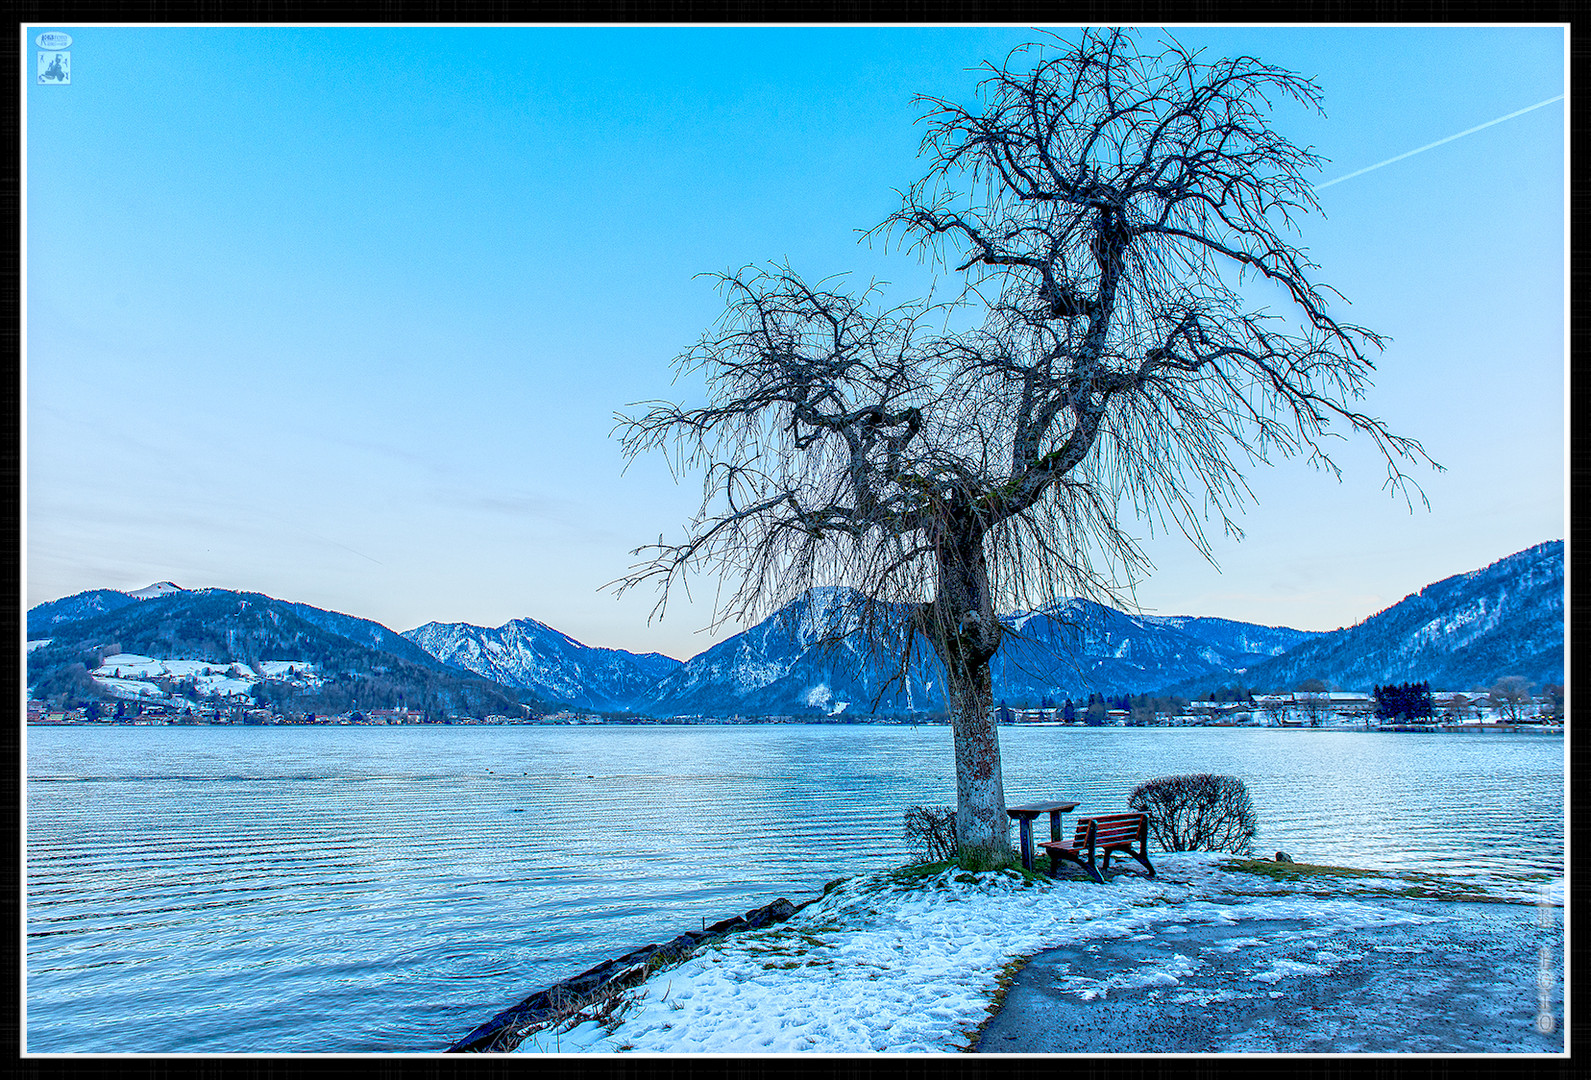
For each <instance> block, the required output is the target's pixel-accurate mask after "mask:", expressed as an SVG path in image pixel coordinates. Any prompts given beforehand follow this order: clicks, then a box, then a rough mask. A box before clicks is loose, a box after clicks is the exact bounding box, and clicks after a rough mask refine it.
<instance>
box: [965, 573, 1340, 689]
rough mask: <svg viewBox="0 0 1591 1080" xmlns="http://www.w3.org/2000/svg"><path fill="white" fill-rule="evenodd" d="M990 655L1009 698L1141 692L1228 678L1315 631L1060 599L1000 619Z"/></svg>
mask: <svg viewBox="0 0 1591 1080" xmlns="http://www.w3.org/2000/svg"><path fill="white" fill-rule="evenodd" d="M1006 627H1007V635H1006V639H1005V641H1004V642H1002V643H1001V646H1000V651H999V652H998V653H996V654H995V658H994V663H993V665H992V666H993V672H992V674H993V678H994V696H995V699H996V700H997V701H1004V702H1005V703H1006V704H1008V705H1012V706H1021V705H1037V704H1041V703H1042V702H1043V701H1044V699H1049V700H1050V701H1052V702H1057V703H1058V702H1060V701H1062V700H1064V699H1066V698H1079V697H1081V698H1087V697H1088V695H1089V694H1090V693H1095V692H1098V693H1108V694H1117V693H1132V694H1137V693H1145V692H1148V691H1154V690H1159V689H1161V688H1162V687H1165V686H1168V685H1170V684H1173V683H1180V682H1183V681H1185V680H1188V679H1199V678H1206V677H1213V678H1216V679H1219V680H1230V679H1231V678H1233V677H1234V676H1235V674H1236V673H1237V672H1240V671H1241V670H1242V669H1243V668H1245V667H1247V666H1248V665H1250V664H1252V663H1255V662H1256V661H1259V660H1263V659H1265V658H1266V657H1269V656H1273V655H1276V654H1279V653H1282V652H1284V651H1286V649H1287V648H1289V647H1291V646H1295V645H1297V644H1299V643H1301V642H1304V641H1308V640H1310V639H1312V638H1314V637H1316V636H1318V634H1317V633H1316V632H1315V631H1308V630H1294V629H1292V628H1290V627H1285V626H1256V625H1254V624H1253V623H1242V622H1233V621H1231V620H1229V619H1213V618H1198V617H1192V616H1183V615H1178V616H1157V615H1129V614H1127V613H1125V612H1122V611H1118V610H1116V609H1115V608H1113V607H1107V606H1105V605H1103V604H1096V603H1092V602H1090V601H1086V600H1077V599H1070V600H1062V601H1057V602H1055V603H1052V604H1048V605H1046V606H1045V607H1043V608H1041V609H1039V610H1038V611H1034V612H1027V613H1024V614H1022V615H1017V616H1013V617H1011V618H1009V619H1007V620H1006Z"/></svg>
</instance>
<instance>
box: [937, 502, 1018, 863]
mask: <svg viewBox="0 0 1591 1080" xmlns="http://www.w3.org/2000/svg"><path fill="white" fill-rule="evenodd" d="M984 533H985V529H984V527H983V526H982V525H981V524H980V523H979V522H978V520H977V519H976V518H975V517H974V516H973V515H972V514H971V513H970V511H963V512H960V513H956V514H952V515H949V516H948V517H947V519H946V520H944V521H942V522H941V523H940V525H939V527H938V528H937V529H935V535H934V548H935V554H936V562H937V570H938V574H937V577H938V582H937V585H938V587H937V592H936V595H935V598H934V600H933V602H932V603H930V604H926V605H924V608H923V627H922V628H923V630H924V633H925V635H926V637H927V638H928V640H929V642H930V643H931V644H932V645H933V648H934V652H935V653H936V654H937V655H938V656H939V660H940V662H941V663H942V664H943V665H944V668H945V698H946V705H947V707H948V708H949V710H950V725H951V730H952V731H953V732H954V735H955V751H956V840H957V842H958V843H959V844H960V845H961V847H962V849H963V850H968V849H971V848H982V849H985V850H987V851H989V852H990V853H991V854H995V855H1002V854H1004V853H1005V852H1007V851H1009V850H1010V846H1011V845H1010V835H1011V825H1010V821H1009V819H1008V818H1007V816H1006V812H1005V785H1004V782H1003V781H1002V779H1001V772H1000V739H999V735H998V734H997V732H996V729H995V723H994V714H993V709H994V686H993V682H992V680H991V677H990V673H989V662H990V660H991V659H993V657H994V653H995V650H996V649H998V648H999V647H1000V637H1001V634H1002V632H1003V628H1002V627H1001V625H1000V619H999V617H998V615H996V613H995V610H994V598H993V596H992V595H991V593H990V589H989V566H988V561H987V559H986V557H985V555H984V551H983V538H984Z"/></svg>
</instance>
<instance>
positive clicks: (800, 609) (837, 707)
mask: <svg viewBox="0 0 1591 1080" xmlns="http://www.w3.org/2000/svg"><path fill="white" fill-rule="evenodd" d="M861 600H862V597H861V594H860V593H857V592H855V591H854V590H851V589H838V588H820V589H813V590H812V591H811V592H809V593H808V594H807V595H805V596H803V597H801V598H800V599H797V600H795V601H792V602H791V603H790V604H787V605H786V606H784V607H783V608H780V609H779V610H778V611H777V612H775V613H774V614H773V615H771V616H769V617H768V618H767V619H764V620H763V621H762V622H760V623H758V624H757V625H756V626H754V627H752V628H751V629H749V630H746V631H743V632H741V633H739V634H736V635H735V636H734V637H731V638H727V639H725V640H723V641H720V642H719V643H718V644H717V645H714V646H713V647H712V648H710V649H708V650H707V651H706V652H703V653H700V654H698V655H697V656H695V657H692V658H691V659H690V660H688V661H687V662H686V663H685V664H684V665H682V666H681V667H680V668H679V670H677V671H675V672H673V673H672V674H670V675H668V676H667V677H666V678H664V679H663V680H662V681H661V682H660V683H659V684H658V685H657V687H656V689H655V690H654V691H653V692H652V693H651V694H650V695H649V696H648V697H647V698H645V699H644V700H643V701H642V702H641V703H640V707H641V708H643V709H645V710H647V711H649V712H653V713H656V714H658V715H663V716H680V715H696V714H699V715H704V716H727V715H731V714H737V713H738V714H740V715H744V716H758V715H770V714H773V715H801V714H811V715H829V716H833V715H838V714H842V713H847V712H849V713H850V714H852V715H855V714H861V713H868V712H871V711H874V709H875V704H874V703H875V699H877V704H876V710H877V711H878V712H880V713H888V714H898V713H907V712H931V711H933V710H936V709H939V708H942V707H943V697H944V695H943V690H942V688H941V686H940V685H939V681H938V680H939V675H938V673H937V671H936V669H937V667H938V665H937V663H936V662H932V661H931V660H930V659H929V657H928V656H927V654H926V653H925V654H923V655H922V656H921V657H920V659H919V660H918V661H917V662H916V663H914V665H913V667H912V670H911V673H910V677H909V678H907V679H905V680H903V681H902V682H901V683H899V684H897V685H895V686H892V687H891V688H890V690H889V692H888V693H887V694H883V696H882V697H880V695H881V694H882V692H883V690H884V686H885V684H886V683H888V682H889V681H890V678H891V676H892V675H893V674H894V668H893V665H892V664H891V663H890V660H889V658H888V657H887V656H877V655H871V654H870V652H869V650H868V647H867V644H866V642H865V639H864V637H863V636H862V635H859V634H855V633H847V631H852V630H854V629H855V628H857V626H858V625H859V620H861V619H862V618H863V617H864V616H863V605H862V603H861ZM880 608H881V610H880V615H881V616H882V618H883V619H884V620H889V619H891V618H894V617H898V616H899V614H900V612H899V610H898V609H894V608H890V607H888V606H884V605H881V606H880ZM836 631H838V633H836Z"/></svg>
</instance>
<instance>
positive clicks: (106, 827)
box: [25, 725, 1564, 1054]
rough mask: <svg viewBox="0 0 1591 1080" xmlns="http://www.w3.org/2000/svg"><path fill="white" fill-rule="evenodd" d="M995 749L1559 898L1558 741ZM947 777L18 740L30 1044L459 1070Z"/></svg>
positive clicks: (1302, 848) (388, 744)
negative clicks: (1173, 780)
mask: <svg viewBox="0 0 1591 1080" xmlns="http://www.w3.org/2000/svg"><path fill="white" fill-rule="evenodd" d="M1000 738H1001V746H1002V752H1003V756H1004V769H1005V783H1006V797H1007V801H1008V802H1010V803H1018V802H1025V801H1033V800H1037V799H1045V798H1051V797H1064V798H1067V799H1071V800H1075V801H1077V802H1078V803H1079V804H1080V806H1079V812H1089V811H1109V810H1115V809H1122V808H1124V806H1125V802H1126V798H1127V794H1128V793H1129V792H1130V791H1131V790H1132V788H1133V787H1134V786H1135V785H1136V784H1138V783H1139V782H1141V781H1143V780H1145V779H1149V778H1151V777H1154V776H1160V775H1166V774H1169V773H1178V772H1217V773H1229V774H1232V775H1236V776H1240V777H1242V778H1243V779H1244V780H1245V782H1246V783H1247V784H1248V787H1249V791H1250V793H1251V795H1252V796H1253V800H1254V804H1255V807H1256V809H1257V810H1258V813H1259V819H1260V834H1259V837H1258V839H1257V841H1256V850H1257V851H1260V852H1264V853H1267V854H1268V853H1270V852H1272V851H1274V850H1276V849H1278V848H1281V849H1285V850H1286V851H1288V852H1289V853H1290V854H1291V855H1292V856H1293V858H1295V859H1298V860H1300V861H1317V862H1336V863H1346V864H1350V865H1355V866H1369V867H1384V868H1405V869H1423V870H1435V871H1440V872H1445V873H1458V874H1471V873H1476V874H1479V873H1492V872H1504V873H1527V872H1544V873H1551V874H1557V875H1561V874H1562V872H1563V853H1564V843H1563V823H1564V741H1563V739H1562V738H1558V737H1544V736H1529V735H1519V736H1501V735H1486V736H1480V737H1474V736H1471V737H1463V736H1440V735H1396V734H1380V733H1365V732H1334V731H1309V730H1302V731H1301V730H1287V731H1278V730H1243V729H1228V730H1220V729H1184V730H1178V729H1153V728H1149V729H1111V728H1106V729H1069V728H1068V729H1063V728H1020V727H1018V728H1002V729H1001V732H1000ZM953 778H954V770H953V767H952V761H951V750H950V731H949V729H948V728H944V727H921V728H910V727H905V728H895V727H865V726H853V725H843V726H838V725H790V726H785V725H777V726H751V727H611V728H597V727H584V728H579V727H565V728H552V727H436V728H432V727H394V728H301V727H275V728H271V727H261V728H223V727H136V728H133V727H128V728H90V727H75V728H42V727H34V728H29V729H27V790H26V803H25V809H26V814H27V818H26V840H27V955H26V962H27V971H26V975H27V985H26V1010H27V1011H26V1029H25V1035H26V1048H27V1050H28V1051H29V1052H31V1053H56V1052H64V1053H117V1052H139V1053H160V1054H166V1053H290V1052H402V1051H435V1050H439V1049H443V1048H445V1047H446V1046H447V1045H448V1044H449V1043H450V1042H451V1041H452V1040H454V1039H456V1038H458V1037H459V1036H461V1035H463V1034H464V1033H465V1032H466V1031H468V1030H469V1029H470V1028H472V1027H473V1026H475V1025H476V1024H478V1023H480V1022H482V1021H484V1020H486V1019H488V1018H489V1017H490V1016H492V1015H493V1014H494V1013H496V1012H497V1011H498V1010H500V1009H502V1008H504V1007H506V1006H508V1005H510V1004H513V1003H515V1002H517V1001H519V1000H520V999H521V998H523V997H525V996H526V995H527V994H529V993H530V992H532V991H534V990H536V989H539V988H541V987H542V986H545V985H548V984H550V983H552V982H555V981H557V980H558V979H561V978H563V977H565V976H567V975H571V974H574V973H576V972H578V971H582V970H584V969H585V968H587V967H590V966H592V965H593V964H595V963H597V962H599V961H601V960H605V959H608V958H609V957H611V956H614V955H617V954H618V953H620V952H622V951H625V950H627V949H629V948H632V947H634V946H637V945H643V944H646V943H648V942H656V941H662V940H666V939H667V938H669V937H672V936H674V935H675V934H678V933H679V932H681V931H683V930H687V929H691V928H693V927H695V928H699V927H700V926H701V925H702V924H703V923H704V922H714V921H716V920H718V919H721V918H724V917H725V916H728V915H732V914H738V913H740V912H743V911H745V910H747V909H748V908H751V907H753V906H757V905H760V904H763V903H766V902H767V901H769V900H771V899H773V898H774V897H777V896H785V897H789V898H791V899H794V900H796V901H797V902H799V901H800V900H801V899H803V898H805V897H806V896H808V895H811V894H813V893H815V892H817V891H818V890H819V889H821V887H822V885H823V883H824V882H826V881H829V880H831V879H833V878H835V877H839V876H841V875H844V874H848V873H853V872H856V871H861V870H867V869H876V868H881V867H886V866H892V865H898V864H900V863H903V862H905V861H907V859H908V855H909V853H908V852H906V851H905V849H904V847H903V841H902V840H901V838H900V837H901V816H902V813H903V811H904V810H905V808H906V807H908V806H911V805H914V804H931V805H948V804H950V803H953V802H954V792H955V784H954V779H953ZM1040 826H1041V831H1042V822H1041V823H1040ZM1013 835H1014V830H1013Z"/></svg>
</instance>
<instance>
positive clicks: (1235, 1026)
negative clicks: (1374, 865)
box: [977, 900, 1564, 1054]
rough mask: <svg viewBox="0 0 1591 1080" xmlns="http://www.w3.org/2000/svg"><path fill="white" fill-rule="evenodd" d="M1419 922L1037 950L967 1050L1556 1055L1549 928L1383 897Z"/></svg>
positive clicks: (1555, 968)
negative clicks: (1422, 917)
mask: <svg viewBox="0 0 1591 1080" xmlns="http://www.w3.org/2000/svg"><path fill="white" fill-rule="evenodd" d="M1383 903H1385V904H1386V905H1387V907H1388V908H1389V909H1391V910H1392V911H1399V912H1410V913H1418V914H1421V915H1426V916H1430V915H1437V916H1440V919H1439V920H1437V921H1431V922H1424V921H1421V922H1412V923H1410V922H1388V923H1384V924H1380V925H1369V926H1342V925H1331V924H1324V925H1323V924H1321V923H1320V922H1318V921H1316V920H1308V919H1277V918H1256V919H1241V918H1240V919H1239V920H1238V921H1235V922H1233V923H1230V924H1220V923H1216V924H1211V923H1196V924H1183V925H1165V926H1160V927H1155V928H1152V929H1151V930H1150V931H1149V932H1142V933H1135V934H1131V935H1128V936H1123V937H1117V938H1110V939H1103V940H1102V939H1098V938H1095V939H1091V940H1083V941H1080V942H1079V943H1078V944H1076V945H1074V946H1067V947H1063V948H1056V949H1049V950H1046V951H1044V952H1042V953H1039V954H1038V955H1037V956H1035V957H1034V958H1033V959H1032V960H1030V961H1029V962H1028V963H1027V965H1026V966H1025V967H1024V968H1023V969H1022V970H1021V971H1020V973H1019V974H1018V975H1017V976H1016V978H1015V980H1014V982H1013V983H1012V985H1011V988H1010V991H1009V993H1008V994H1007V995H1006V997H1005V1000H1004V1003H1003V1004H1002V1006H1001V1008H1000V1010H999V1011H998V1012H997V1013H996V1014H995V1016H994V1017H993V1018H992V1019H991V1020H990V1021H989V1022H988V1024H987V1025H986V1026H985V1027H984V1029H983V1032H982V1035H981V1037H980V1039H979V1041H978V1043H977V1049H978V1050H979V1051H980V1052H982V1053H998V1054H1053V1053H1095V1054H1097V1053H1131V1054H1153V1053H1255V1052H1260V1053H1266V1052H1272V1053H1304V1054H1341V1053H1469V1054H1474V1053H1536V1054H1557V1053H1563V1052H1564V1033H1563V1026H1562V1021H1563V955H1564V952H1563V945H1564V935H1563V928H1562V926H1561V924H1560V922H1559V918H1558V917H1557V916H1558V912H1556V911H1551V909H1549V911H1551V916H1552V917H1549V918H1546V919H1544V920H1542V921H1545V922H1547V923H1550V924H1551V925H1550V926H1546V927H1543V926H1541V925H1538V909H1537V908H1534V907H1532V906H1528V905H1520V904H1490V903H1453V902H1431V901H1418V900H1385V901H1383Z"/></svg>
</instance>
